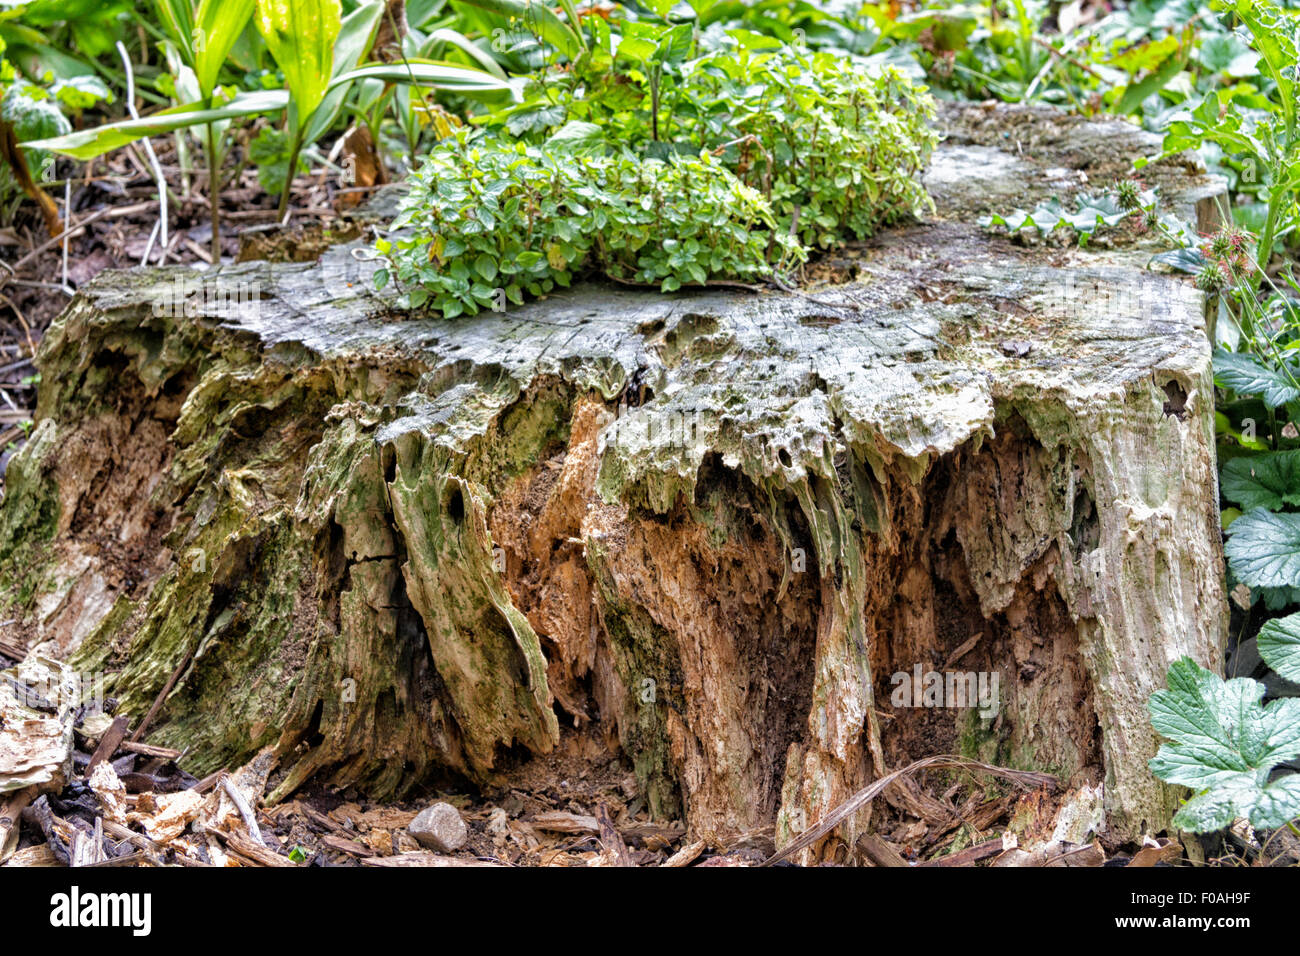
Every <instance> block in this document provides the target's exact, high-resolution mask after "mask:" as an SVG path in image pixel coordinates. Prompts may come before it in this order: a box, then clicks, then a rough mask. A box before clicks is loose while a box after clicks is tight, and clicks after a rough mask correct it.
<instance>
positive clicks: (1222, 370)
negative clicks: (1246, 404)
mask: <svg viewBox="0 0 1300 956" xmlns="http://www.w3.org/2000/svg"><path fill="white" fill-rule="evenodd" d="M1214 377H1215V380H1216V381H1218V383H1219V384H1220V385H1222V386H1224V387H1225V388H1230V389H1232V390H1233V391H1235V392H1239V393H1241V394H1243V395H1258V396H1259V397H1260V398H1261V399H1263V401H1264V404H1266V405H1267V406H1268V407H1269V408H1279V407H1281V406H1283V405H1285V404H1286V403H1287V402H1294V401H1295V400H1296V399H1300V388H1296V387H1295V386H1294V385H1292V384H1291V380H1290V379H1288V378H1287V377H1286V375H1285V374H1283V372H1282V371H1281V370H1279V369H1274V368H1269V367H1268V366H1267V365H1265V364H1264V363H1262V362H1261V361H1260V360H1259V359H1257V358H1255V356H1253V355H1249V354H1247V353H1245V352H1227V351H1224V350H1223V349H1219V350H1218V351H1217V352H1215V353H1214Z"/></svg>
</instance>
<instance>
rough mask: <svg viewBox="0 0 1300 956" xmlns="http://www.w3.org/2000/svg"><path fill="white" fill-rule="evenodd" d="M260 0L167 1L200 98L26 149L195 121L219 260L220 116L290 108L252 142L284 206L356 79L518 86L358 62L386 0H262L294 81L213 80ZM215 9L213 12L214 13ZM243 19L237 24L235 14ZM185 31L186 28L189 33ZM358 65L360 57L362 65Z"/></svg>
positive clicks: (118, 142)
mask: <svg viewBox="0 0 1300 956" xmlns="http://www.w3.org/2000/svg"><path fill="white" fill-rule="evenodd" d="M255 2H256V0H238V2H236V3H230V4H224V5H222V4H220V3H219V0H200V3H199V5H198V7H191V6H189V0H162V2H161V3H160V9H165V10H166V11H167V12H166V13H165V14H161V15H162V18H163V21H164V22H165V23H167V24H168V25H169V26H168V33H169V34H171V35H172V36H173V38H174V39H175V40H176V42H177V44H178V46H177V49H179V50H180V51H181V53H182V57H183V59H184V61H185V63H186V65H187V67H188V68H191V69H192V70H193V72H194V75H195V76H196V77H198V83H199V90H200V93H201V94H202V96H201V98H200V99H198V100H195V101H193V102H189V103H184V104H182V105H179V106H175V107H171V108H169V109H165V110H162V111H160V112H157V113H154V114H152V115H150V116H145V117H141V118H140V119H138V120H136V119H131V120H123V121H119V122H116V123H108V124H105V125H103V126H99V127H97V128H94V129H89V130H79V131H75V132H70V133H65V134H64V135H61V136H56V137H53V138H42V139H39V140H36V141H31V142H24V143H23V144H22V145H23V146H24V147H26V148H27V149H41V150H50V151H53V152H59V153H63V154H65V155H69V156H72V157H74V158H77V159H90V158H93V157H95V156H98V155H101V154H103V153H105V152H108V151H110V150H112V149H116V148H119V147H121V146H124V145H126V144H127V143H130V142H133V141H135V140H137V139H140V138H142V137H146V136H156V135H160V134H163V133H168V132H173V131H176V130H182V129H187V128H190V127H195V126H202V127H205V129H206V131H207V154H208V159H209V182H210V184H211V188H210V190H209V200H210V204H211V214H212V222H213V259H214V261H216V259H217V258H219V255H220V252H219V245H218V242H219V240H218V229H219V213H218V194H217V187H218V184H219V182H220V177H219V168H220V161H221V129H222V124H224V123H226V122H228V121H230V120H235V119H243V118H248V117H254V116H261V115H268V114H270V115H274V114H278V113H281V112H283V113H284V114H285V116H286V121H285V122H286V128H285V130H283V131H273V132H272V133H269V134H265V135H260V136H259V138H258V139H257V140H255V142H256V144H257V145H256V148H255V149H254V150H252V152H253V153H254V155H255V157H256V160H257V161H259V162H260V163H262V164H265V166H267V167H270V168H269V169H268V172H267V174H266V175H265V176H263V177H262V180H263V182H264V183H268V184H271V185H276V186H279V187H280V190H279V191H280V193H281V206H280V208H281V211H282V212H283V211H284V210H285V208H286V205H287V200H288V194H289V186H290V183H291V180H292V175H291V174H290V170H293V169H296V168H298V161H299V156H300V154H301V151H302V149H303V147H304V145H305V144H307V143H311V142H314V141H315V139H316V138H318V137H319V136H321V135H323V134H324V132H325V131H326V130H327V129H328V128H329V126H330V125H331V124H332V123H333V122H334V119H335V118H336V117H337V116H338V114H339V112H340V111H341V108H342V101H343V98H344V95H345V94H346V92H347V90H348V89H349V88H350V87H351V86H352V85H353V84H355V83H357V82H360V81H365V80H375V81H378V82H384V83H411V84H418V85H420V86H421V87H427V88H431V89H440V90H452V91H455V92H457V93H461V94H489V95H493V94H505V95H507V96H509V95H513V93H514V91H515V85H514V84H513V83H512V82H511V81H509V80H508V79H504V78H502V77H500V76H498V75H495V74H494V73H491V72H488V71H486V70H484V69H481V68H477V67H467V66H461V65H454V64H447V63H441V62H428V61H420V62H414V61H404V62H401V63H377V64H360V61H361V60H362V59H363V58H364V56H365V55H366V53H367V52H368V51H369V49H370V46H371V44H372V42H373V39H374V35H375V31H376V30H377V28H378V25H379V18H380V16H381V14H382V13H383V9H384V4H383V2H382V0H367V2H363V3H361V4H359V5H358V6H357V8H356V9H354V10H353V11H352V12H351V13H350V14H348V15H347V16H346V17H341V16H339V11H340V6H339V0H290V2H285V3H280V2H277V0H261V5H260V6H259V7H258V17H257V25H258V29H259V31H260V32H261V33H262V34H263V36H264V37H265V38H266V42H267V45H268V48H269V49H270V52H271V54H272V56H273V57H274V58H275V60H276V62H277V64H278V65H279V66H280V68H281V70H282V71H283V72H284V74H285V77H286V84H287V86H288V89H287V90H265V89H259V90H251V91H237V90H233V88H223V87H220V86H218V85H214V86H213V87H212V88H211V89H208V88H207V87H206V84H207V83H209V82H211V83H213V84H216V82H217V79H216V78H217V77H218V76H219V73H220V69H221V65H222V63H224V62H225V59H226V57H227V56H228V55H229V52H230V49H231V47H232V45H233V44H234V42H235V40H236V39H237V37H238V35H239V32H240V31H241V30H242V29H243V24H246V23H247V21H248V20H249V19H250V18H251V15H252V11H253V9H254V4H255ZM214 11H216V12H214ZM241 17H242V18H243V24H240V25H239V28H238V29H236V23H238V21H239V19H240V18H241ZM185 31H188V32H185ZM359 64H360V65H359Z"/></svg>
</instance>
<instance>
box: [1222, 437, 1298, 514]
mask: <svg viewBox="0 0 1300 956" xmlns="http://www.w3.org/2000/svg"><path fill="white" fill-rule="evenodd" d="M1219 489H1220V491H1222V492H1223V496H1224V497H1225V498H1227V499H1228V500H1229V501H1235V502H1237V504H1239V505H1241V509H1242V510H1243V511H1250V510H1251V509H1252V508H1267V509H1269V510H1270V511H1281V510H1282V507H1283V506H1284V505H1300V450H1296V451H1275V452H1269V453H1267V454H1263V455H1244V456H1242V457H1240V458H1234V459H1232V460H1231V461H1229V462H1227V463H1226V464H1224V466H1223V470H1222V474H1221V475H1220V480H1219Z"/></svg>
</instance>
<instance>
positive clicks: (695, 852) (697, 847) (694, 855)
mask: <svg viewBox="0 0 1300 956" xmlns="http://www.w3.org/2000/svg"><path fill="white" fill-rule="evenodd" d="M708 846H709V841H708V840H696V841H695V842H694V843H688V844H686V846H684V847H682V848H681V849H680V850H678V851H677V852H676V853H674V854H673V855H672V856H670V857H669V858H668V859H666V860H664V862H663V866H667V867H681V866H689V865H690V864H692V863H694V862H695V861H696V860H698V859H699V857H700V854H701V853H703V852H704V851H705V850H706V849H708Z"/></svg>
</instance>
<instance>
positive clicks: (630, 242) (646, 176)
mask: <svg viewBox="0 0 1300 956" xmlns="http://www.w3.org/2000/svg"><path fill="white" fill-rule="evenodd" d="M774 226H775V223H774V220H773V217H772V213H771V209H770V207H769V206H768V205H767V203H766V202H764V200H763V199H762V197H761V196H760V195H759V194H758V193H757V192H755V191H754V190H752V189H750V188H748V187H746V186H745V185H744V184H743V183H741V182H740V181H739V180H738V179H736V177H735V176H734V175H732V174H731V173H730V172H729V171H728V170H727V169H726V168H725V167H724V166H723V165H722V164H721V163H719V162H718V160H717V159H716V158H714V157H713V156H711V155H709V154H708V153H703V154H701V155H700V156H698V157H670V158H668V159H664V160H657V159H650V160H644V161H643V160H641V159H640V158H638V157H636V156H634V155H632V154H630V153H615V154H606V153H604V152H603V151H600V150H591V149H583V148H581V147H576V144H575V141H574V138H573V137H572V136H567V135H566V136H559V137H557V138H553V139H552V140H550V141H548V142H546V143H543V144H541V145H537V146H530V145H526V144H524V143H522V142H518V141H511V140H509V139H505V138H501V137H494V136H488V137H476V136H475V134H474V133H473V132H472V131H470V130H461V131H460V132H459V133H458V134H457V135H456V136H455V137H453V138H452V139H449V140H448V141H446V142H444V143H443V144H442V145H440V146H439V147H438V148H437V149H435V150H434V151H433V153H432V154H431V155H430V157H429V159H428V161H427V162H426V163H425V165H424V166H423V167H422V168H421V169H420V170H419V171H418V172H417V173H416V174H415V175H414V176H413V177H412V181H411V192H410V194H409V195H408V197H407V198H406V200H405V201H404V203H403V208H402V212H401V214H400V215H399V217H398V218H397V220H396V221H395V222H394V223H393V229H394V230H409V234H400V233H399V237H398V238H396V240H395V241H394V240H383V241H381V243H380V246H379V249H380V252H381V253H383V254H385V255H387V256H388V257H389V258H390V260H391V262H392V264H393V266H392V269H393V271H392V273H391V275H392V276H394V277H395V278H396V279H397V281H398V282H400V283H401V284H402V285H403V286H404V287H405V286H411V287H412V288H411V289H410V291H409V293H408V304H409V305H411V306H412V307H419V306H422V305H424V304H425V303H426V302H427V303H429V304H431V305H432V306H433V307H435V308H437V309H439V310H440V311H441V312H442V314H443V315H445V316H448V317H453V316H456V315H460V314H461V313H462V312H469V313H470V314H473V313H476V312H478V311H479V310H480V309H482V308H489V307H496V308H504V307H505V305H506V302H507V301H508V302H513V303H516V304H518V303H521V302H522V301H523V300H524V296H525V295H532V296H538V295H543V294H545V293H546V292H549V291H550V290H552V289H553V288H555V287H556V286H557V285H558V286H567V285H569V283H570V282H571V281H572V279H573V277H574V276H575V274H577V273H579V272H582V271H596V272H600V273H603V274H605V275H607V276H609V277H611V278H614V279H616V280H619V281H624V282H631V283H636V284H655V285H659V286H660V287H661V288H662V289H664V290H665V291H671V290H673V289H677V288H680V287H681V286H682V284H683V282H686V283H691V284H705V283H707V282H708V281H709V280H710V279H711V278H714V277H718V276H725V277H727V278H748V279H755V278H760V277H763V276H767V275H770V274H771V273H772V270H773V268H774V267H773V265H772V264H771V263H769V261H768V257H769V255H770V251H769V247H772V246H774V247H775V249H776V250H777V257H778V267H779V266H781V265H784V264H786V263H787V262H788V261H798V260H800V259H801V258H802V249H800V247H799V246H798V244H797V243H795V242H794V241H793V240H792V239H790V237H789V236H788V235H784V234H780V233H775V232H774V231H773V230H774ZM389 277H390V273H389V272H387V271H385V272H382V273H381V274H380V275H379V276H378V281H379V282H380V283H381V284H383V283H386V282H387V280H388V279H389Z"/></svg>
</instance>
